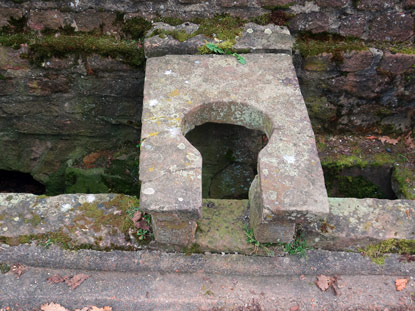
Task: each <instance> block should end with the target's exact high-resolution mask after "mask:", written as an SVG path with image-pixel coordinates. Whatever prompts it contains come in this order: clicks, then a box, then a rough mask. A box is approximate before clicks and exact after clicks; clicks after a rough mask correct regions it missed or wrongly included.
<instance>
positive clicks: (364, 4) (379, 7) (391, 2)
mask: <svg viewBox="0 0 415 311" xmlns="http://www.w3.org/2000/svg"><path fill="white" fill-rule="evenodd" d="M398 2H399V1H398V0H381V1H379V0H359V1H358V2H357V6H356V7H357V9H359V10H365V11H383V10H388V9H391V8H393V7H394V6H395V5H396V4H398Z"/></svg>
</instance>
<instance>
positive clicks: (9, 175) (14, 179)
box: [0, 170, 46, 195]
mask: <svg viewBox="0 0 415 311" xmlns="http://www.w3.org/2000/svg"><path fill="white" fill-rule="evenodd" d="M45 190H46V188H45V185H43V184H42V183H40V182H38V181H37V180H35V179H34V178H33V177H32V175H30V174H29V173H22V172H18V171H6V170H0V192H1V193H7V192H23V193H33V194H37V195H40V194H44V193H45Z"/></svg>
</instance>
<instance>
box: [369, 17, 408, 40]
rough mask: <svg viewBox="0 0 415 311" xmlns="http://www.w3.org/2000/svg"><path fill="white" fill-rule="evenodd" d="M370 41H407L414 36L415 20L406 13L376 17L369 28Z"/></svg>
mask: <svg viewBox="0 0 415 311" xmlns="http://www.w3.org/2000/svg"><path fill="white" fill-rule="evenodd" d="M369 28H370V31H369V39H370V40H376V41H399V42H401V41H406V40H409V39H410V38H411V37H412V36H413V35H414V18H413V17H412V16H411V15H410V14H405V13H390V12H388V13H386V14H382V15H380V16H378V17H376V18H375V19H374V20H373V21H372V22H371V24H370V26H369Z"/></svg>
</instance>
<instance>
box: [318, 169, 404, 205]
mask: <svg viewBox="0 0 415 311" xmlns="http://www.w3.org/2000/svg"><path fill="white" fill-rule="evenodd" d="M323 171H324V179H325V183H326V188H327V192H328V195H329V197H340V198H347V197H350V198H359V199H363V198H377V199H389V200H395V199H397V196H396V194H395V192H394V191H393V188H392V173H393V167H391V166H366V167H359V166H352V167H346V168H339V167H335V166H323Z"/></svg>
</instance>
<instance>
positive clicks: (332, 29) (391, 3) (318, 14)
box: [0, 0, 415, 42]
mask: <svg viewBox="0 0 415 311" xmlns="http://www.w3.org/2000/svg"><path fill="white" fill-rule="evenodd" d="M414 9H415V2H414V0H386V1H385V0H315V1H306V0H239V1H233V0H207V1H199V0H153V1H141V0H135V1H134V0H122V1H115V0H113V1H93V0H74V1H68V0H62V1H44V0H32V1H24V0H0V27H1V26H2V25H4V24H5V23H7V20H8V19H9V18H10V17H11V16H13V17H15V18H17V17H21V16H22V15H26V16H28V18H29V27H30V28H32V29H34V30H41V29H43V28H44V27H47V28H58V27H60V26H64V25H72V26H73V27H75V28H77V29H78V30H80V31H90V30H92V29H94V28H99V27H100V25H103V26H104V29H105V30H107V31H113V30H114V29H113V28H114V27H113V25H112V24H113V22H114V20H115V19H116V17H117V13H116V12H121V13H125V14H126V18H130V17H134V16H142V17H145V18H147V19H151V18H155V17H158V16H174V17H179V18H183V19H192V18H195V17H212V16H214V15H215V14H222V13H229V14H231V15H235V16H241V17H254V16H258V15H261V14H264V13H267V12H270V11H271V10H283V11H284V13H286V14H288V15H290V17H292V19H291V20H290V23H289V27H290V30H291V31H294V32H295V31H311V32H312V33H321V32H329V33H336V34H340V35H343V36H354V37H359V38H362V39H365V40H376V41H408V40H409V41H412V42H413V37H414Z"/></svg>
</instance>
